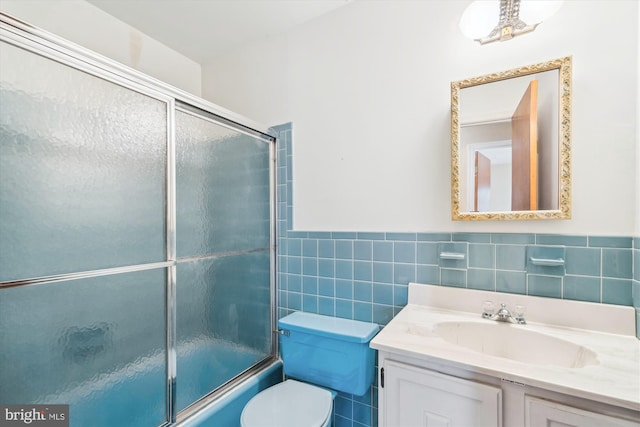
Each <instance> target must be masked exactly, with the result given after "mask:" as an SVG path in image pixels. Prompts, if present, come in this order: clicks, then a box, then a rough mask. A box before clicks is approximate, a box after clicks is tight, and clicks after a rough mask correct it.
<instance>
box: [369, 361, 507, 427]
mask: <svg viewBox="0 0 640 427" xmlns="http://www.w3.org/2000/svg"><path fill="white" fill-rule="evenodd" d="M382 369H384V371H382V372H383V373H384V387H383V390H380V392H381V393H383V394H384V401H383V405H384V421H382V420H381V421H382V422H381V423H380V426H381V427H382V426H388V427H391V426H394V427H399V426H424V427H427V426H428V427H467V426H486V427H489V426H491V427H500V426H501V425H502V391H501V390H500V389H499V388H496V387H492V386H488V385H484V384H479V383H476V382H473V381H468V380H464V379H460V378H456V377H452V376H449V375H443V374H440V373H437V372H433V371H430V370H427V369H424V368H420V367H417V366H412V365H408V364H404V363H398V362H395V361H392V360H387V361H386V362H385V363H384V367H383V368H382ZM380 384H382V377H381V382H380Z"/></svg>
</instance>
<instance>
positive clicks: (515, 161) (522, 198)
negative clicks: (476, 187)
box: [511, 80, 538, 211]
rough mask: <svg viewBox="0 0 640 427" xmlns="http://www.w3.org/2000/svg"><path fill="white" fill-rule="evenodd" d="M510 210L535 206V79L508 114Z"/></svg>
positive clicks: (536, 156)
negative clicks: (509, 130)
mask: <svg viewBox="0 0 640 427" xmlns="http://www.w3.org/2000/svg"><path fill="white" fill-rule="evenodd" d="M511 146H512V149H511V155H512V169H511V170H512V178H511V210H514V211H529V210H537V209H538V81H537V80H532V81H531V82H530V83H529V86H528V87H527V90H526V91H525V92H524V95H522V98H521V99H520V102H519V103H518V106H517V107H516V110H515V112H514V113H513V116H511Z"/></svg>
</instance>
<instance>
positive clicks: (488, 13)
mask: <svg viewBox="0 0 640 427" xmlns="http://www.w3.org/2000/svg"><path fill="white" fill-rule="evenodd" d="M499 20H500V1H499V0H483V1H474V2H472V3H471V4H470V5H469V6H467V8H466V9H465V10H464V12H463V13H462V18H460V30H461V31H462V34H464V35H465V36H466V37H468V38H470V39H479V38H481V37H486V36H487V35H489V33H490V32H491V31H492V30H493V29H494V28H495V26H496V25H498V21H499Z"/></svg>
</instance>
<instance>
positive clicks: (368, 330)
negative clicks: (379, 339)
mask: <svg viewBox="0 0 640 427" xmlns="http://www.w3.org/2000/svg"><path fill="white" fill-rule="evenodd" d="M278 326H279V327H280V329H283V330H289V331H299V332H305V333H310V334H314V335H320V336H326V337H331V338H336V339H340V340H343V341H352V342H359V343H365V342H369V341H371V338H373V337H374V336H375V335H376V333H378V330H379V329H380V327H379V326H378V325H377V324H375V323H369V322H361V321H359V320H351V319H341V318H339V317H330V316H323V315H321V314H313V313H304V312H301V311H296V312H295V313H292V314H290V315H288V316H285V317H283V318H282V319H280V320H279V321H278Z"/></svg>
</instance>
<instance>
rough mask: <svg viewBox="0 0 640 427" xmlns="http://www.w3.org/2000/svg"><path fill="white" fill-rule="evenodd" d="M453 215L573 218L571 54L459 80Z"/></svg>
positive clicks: (455, 87)
mask: <svg viewBox="0 0 640 427" xmlns="http://www.w3.org/2000/svg"><path fill="white" fill-rule="evenodd" d="M451 218H452V219H453V220H454V221H477V220H530V219H569V218H571V57H570V56H568V57H564V58H558V59H554V60H551V61H547V62H543V63H539V64H533V65H528V66H524V67H520V68H514V69H511V70H507V71H502V72H498V73H493V74H487V75H484V76H479V77H474V78H470V79H466V80H460V81H455V82H452V83H451Z"/></svg>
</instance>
